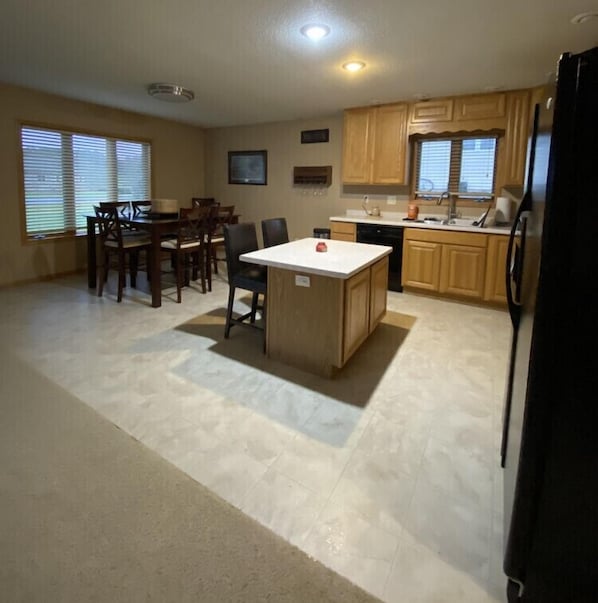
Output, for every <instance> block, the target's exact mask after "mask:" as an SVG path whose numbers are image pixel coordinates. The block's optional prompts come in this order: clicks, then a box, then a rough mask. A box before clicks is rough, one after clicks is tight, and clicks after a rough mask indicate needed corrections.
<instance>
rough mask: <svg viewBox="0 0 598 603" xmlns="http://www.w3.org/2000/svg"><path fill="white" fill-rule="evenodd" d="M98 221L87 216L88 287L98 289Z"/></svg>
mask: <svg viewBox="0 0 598 603" xmlns="http://www.w3.org/2000/svg"><path fill="white" fill-rule="evenodd" d="M96 264H97V262H96V220H95V218H94V217H92V216H87V286H88V287H89V288H90V289H95V287H96V282H97V281H96V278H97V275H96V270H97V268H96Z"/></svg>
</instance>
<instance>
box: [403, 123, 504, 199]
mask: <svg viewBox="0 0 598 603" xmlns="http://www.w3.org/2000/svg"><path fill="white" fill-rule="evenodd" d="M484 138H488V139H495V141H496V143H495V149H494V166H493V174H492V188H491V191H489V192H488V191H462V190H459V182H458V180H459V174H460V172H461V160H462V144H463V141H464V140H477V139H484ZM499 139H500V137H499V135H498V134H496V133H492V132H491V133H488V132H476V133H475V134H473V133H468V134H463V135H446V136H425V137H423V136H422V137H420V138H417V139H416V140H415V162H414V170H413V178H414V179H413V182H414V184H413V186H414V191H413V192H414V196H415V197H416V198H418V199H422V200H425V199H437V198H438V196H439V195H440V194H441V193H443V192H449V193H451V194H457V195H458V197H459V199H464V200H472V201H473V200H475V201H491V200H492V199H493V198H494V195H495V188H496V174H497V167H498V157H499V144H500V140H499ZM432 141H449V142H450V143H451V151H450V160H449V161H450V165H449V166H448V171H449V182H448V186H447V188H445V189H444V190H440V189H430V190H423V189H422V190H420V189H419V188H418V184H419V182H420V172H419V170H420V165H421V164H420V161H421V145H422V143H425V142H432Z"/></svg>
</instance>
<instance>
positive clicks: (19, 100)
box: [0, 84, 207, 285]
mask: <svg viewBox="0 0 598 603" xmlns="http://www.w3.org/2000/svg"><path fill="white" fill-rule="evenodd" d="M19 121H29V122H37V123H43V124H47V125H49V126H59V127H64V128H73V129H77V130H83V131H89V132H96V133H99V134H105V135H111V136H123V137H127V136H131V137H136V138H146V139H149V140H151V142H152V168H153V169H152V176H153V196H154V197H166V198H170V199H178V200H179V202H180V204H181V205H189V202H190V198H191V197H193V196H202V195H203V194H204V193H206V192H207V191H206V189H205V186H204V131H203V130H202V129H201V128H197V127H193V126H189V125H184V124H180V123H177V122H172V121H167V120H164V119H157V118H154V117H148V116H144V115H139V114H136V113H131V112H127V111H120V110H116V109H111V108H108V107H102V106H99V105H93V104H90V103H84V102H79V101H74V100H68V99H66V98H62V97H59V96H53V95H49V94H44V93H41V92H35V91H32V90H26V89H24V88H19V87H14V86H8V85H4V84H0V141H1V144H0V182H1V183H2V189H1V190H2V192H1V195H2V199H1V201H0V204H1V207H2V219H1V220H0V257H1V258H2V261H1V262H0V285H6V284H11V283H15V282H21V281H26V280H30V279H36V278H42V277H46V276H51V275H53V274H61V273H66V272H71V271H75V270H80V269H82V268H84V266H85V265H86V261H87V257H86V255H87V254H86V247H85V243H86V241H85V237H79V238H77V239H65V240H60V241H55V242H51V241H49V242H42V243H23V242H22V238H21V203H22V200H21V198H20V184H19V169H18V161H19V155H18V145H19V139H18V123H19Z"/></svg>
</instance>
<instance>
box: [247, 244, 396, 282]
mask: <svg viewBox="0 0 598 603" xmlns="http://www.w3.org/2000/svg"><path fill="white" fill-rule="evenodd" d="M318 243H326V246H327V247H328V251H325V252H320V251H316V245H317V244H318ZM391 251H392V247H388V246H386V245H369V244H366V243H350V242H347V241H333V240H331V239H313V238H308V239H300V240H299V241H291V242H290V243H284V244H282V245H275V246H274V247H265V248H264V249H259V250H258V251H251V252H249V253H244V254H242V255H241V256H240V257H239V259H241V260H243V261H244V262H251V263H254V264H261V265H262V266H273V267H275V268H284V269H287V270H296V271H297V272H305V273H307V274H319V275H322V276H331V277H334V278H341V279H346V278H349V277H350V276H353V275H354V274H357V273H358V272H359V271H361V270H363V269H364V268H366V267H367V266H370V265H371V264H374V263H375V262H377V261H378V260H379V259H381V258H383V257H384V256H385V255H388V254H390V252H391Z"/></svg>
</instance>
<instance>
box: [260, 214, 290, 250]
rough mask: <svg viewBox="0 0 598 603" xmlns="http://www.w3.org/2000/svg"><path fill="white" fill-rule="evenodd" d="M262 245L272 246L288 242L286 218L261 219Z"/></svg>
mask: <svg viewBox="0 0 598 603" xmlns="http://www.w3.org/2000/svg"><path fill="white" fill-rule="evenodd" d="M262 237H263V239H264V247H273V246H274V245H282V243H288V242H289V233H288V231H287V221H286V218H268V219H267V220H262Z"/></svg>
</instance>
